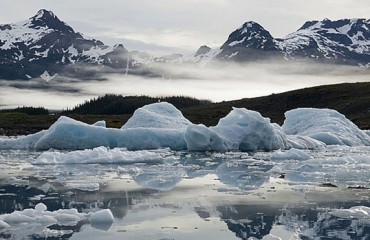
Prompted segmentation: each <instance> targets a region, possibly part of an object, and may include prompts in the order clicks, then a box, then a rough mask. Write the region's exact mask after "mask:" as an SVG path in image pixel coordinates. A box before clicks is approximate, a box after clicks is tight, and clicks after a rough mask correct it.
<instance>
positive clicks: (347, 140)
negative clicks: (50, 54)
mask: <svg viewBox="0 0 370 240" xmlns="http://www.w3.org/2000/svg"><path fill="white" fill-rule="evenodd" d="M326 144H329V145H332V144H339V145H348V146H358V145H370V136H369V135H368V134H367V132H365V131H362V130H360V129H359V128H358V127H357V126H356V125H354V124H353V123H352V122H351V121H349V120H348V119H346V118H345V117H344V116H343V115H341V114H339V113H338V112H336V111H334V110H329V109H295V110H292V111H289V112H287V113H286V120H285V122H284V125H283V127H280V126H279V125H277V124H275V123H271V122H270V119H268V118H264V117H263V116H261V114H260V113H258V112H255V111H251V110H247V109H245V108H233V110H232V111H231V112H230V113H229V114H228V115H227V116H226V117H224V118H222V119H220V121H219V123H218V124H217V125H216V126H214V127H206V126H204V125H201V124H200V125H195V124H192V123H191V122H190V121H189V120H187V119H186V118H185V117H184V116H183V115H182V113H181V112H180V111H179V110H178V109H176V108H175V107H174V106H173V105H171V104H169V103H166V102H160V103H154V104H150V105H147V106H144V107H142V108H139V109H138V110H136V111H135V113H134V115H133V116H132V117H131V118H130V119H129V120H128V122H127V123H126V124H125V125H124V126H122V128H121V129H115V128H107V127H106V126H105V122H104V121H99V122H97V123H95V124H93V125H89V124H86V123H82V122H79V121H76V120H73V119H71V118H68V117H65V116H62V117H60V118H59V119H58V120H57V121H56V122H55V123H54V124H53V125H52V126H51V127H50V128H49V129H48V130H44V131H41V132H38V133H36V134H32V135H28V136H22V137H17V138H0V149H31V150H48V149H58V150H82V149H93V148H98V147H102V146H103V147H106V148H110V149H113V148H126V149H128V150H150V149H159V148H170V149H172V150H190V151H209V150H210V151H222V152H225V151H235V150H239V151H250V152H255V151H271V150H277V149H283V150H284V149H285V150H286V149H290V148H297V149H317V148H321V147H325V146H326ZM95 152H96V151H95ZM74 156H76V155H74ZM105 160H107V159H104V161H105ZM111 160H112V159H111ZM111 160H109V161H111ZM56 161H59V160H56ZM60 161H62V160H60ZM112 161H113V160H112Z"/></svg>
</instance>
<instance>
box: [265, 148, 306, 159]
mask: <svg viewBox="0 0 370 240" xmlns="http://www.w3.org/2000/svg"><path fill="white" fill-rule="evenodd" d="M311 158H312V157H311V156H310V155H308V154H307V153H305V152H303V151H302V150H299V149H295V148H291V149H289V150H287V151H282V150H278V151H276V152H274V153H272V154H271V160H308V159H311Z"/></svg>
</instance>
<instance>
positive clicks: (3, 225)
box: [0, 220, 10, 229]
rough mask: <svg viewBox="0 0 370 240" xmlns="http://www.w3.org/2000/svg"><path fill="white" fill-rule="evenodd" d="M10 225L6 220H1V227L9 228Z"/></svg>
mask: <svg viewBox="0 0 370 240" xmlns="http://www.w3.org/2000/svg"><path fill="white" fill-rule="evenodd" d="M8 227H10V225H9V224H7V223H6V222H4V221H2V220H0V229H4V228H8Z"/></svg>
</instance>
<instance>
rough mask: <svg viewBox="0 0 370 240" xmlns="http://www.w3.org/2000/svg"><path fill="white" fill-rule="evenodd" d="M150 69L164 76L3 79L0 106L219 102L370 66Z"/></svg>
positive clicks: (351, 76) (359, 72) (360, 76)
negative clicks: (111, 99)
mask: <svg viewBox="0 0 370 240" xmlns="http://www.w3.org/2000/svg"><path fill="white" fill-rule="evenodd" d="M150 71H152V72H156V73H159V74H158V75H161V76H162V77H153V76H151V77H148V76H133V75H124V74H117V73H114V74H112V73H111V74H105V75H104V78H99V79H90V80H87V79H84V80H78V79H73V78H65V77H59V76H57V77H55V78H53V79H51V80H49V81H45V80H43V79H32V80H29V81H5V80H2V81H0V106H1V108H13V107H18V106H35V107H46V108H48V109H52V110H61V109H66V108H72V107H73V106H75V105H77V104H79V103H82V102H84V101H85V100H89V99H91V98H93V97H96V96H99V95H104V94H106V93H113V94H122V95H126V96H127V95H148V96H152V97H160V96H172V95H182V96H190V97H195V98H199V99H207V100H211V101H214V102H219V101H228V100H236V99H241V98H251V97H258V96H265V95H270V94H273V93H280V92H285V91H289V90H295V89H300V88H305V87H312V86H318V85H327V84H335V83H344V82H366V81H369V76H370V69H366V68H360V67H351V66H338V65H327V64H326V65H324V64H323V65H320V64H315V63H307V62H300V63H288V62H269V63H254V64H253V63H249V64H230V63H227V64H226V63H215V64H213V65H212V66H211V65H207V66H203V67H201V66H195V65H194V64H153V65H151V67H150Z"/></svg>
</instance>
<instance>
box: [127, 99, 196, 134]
mask: <svg viewBox="0 0 370 240" xmlns="http://www.w3.org/2000/svg"><path fill="white" fill-rule="evenodd" d="M191 124H192V123H191V122H190V121H189V120H187V119H186V118H185V117H184V116H183V115H182V113H181V112H180V111H179V110H178V109H177V108H175V107H174V106H173V105H172V104H170V103H167V102H160V103H154V104H149V105H146V106H144V107H142V108H139V109H137V110H136V111H135V112H134V115H133V116H132V117H131V118H130V119H129V120H128V121H127V122H126V124H125V125H123V126H122V129H132V128H159V129H177V130H185V128H186V127H187V126H189V125H191Z"/></svg>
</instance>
